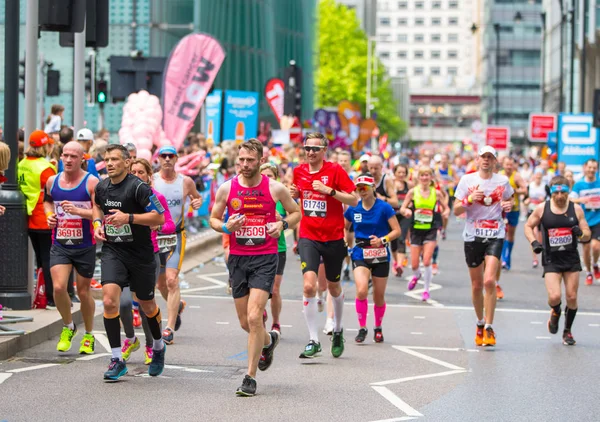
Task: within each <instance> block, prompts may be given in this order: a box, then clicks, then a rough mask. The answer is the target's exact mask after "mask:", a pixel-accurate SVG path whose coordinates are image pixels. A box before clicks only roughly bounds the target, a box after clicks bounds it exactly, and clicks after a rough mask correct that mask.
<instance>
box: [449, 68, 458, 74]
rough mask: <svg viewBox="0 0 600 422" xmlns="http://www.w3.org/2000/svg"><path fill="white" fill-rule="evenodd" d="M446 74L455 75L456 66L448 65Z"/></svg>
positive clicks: (456, 71)
mask: <svg viewBox="0 0 600 422" xmlns="http://www.w3.org/2000/svg"><path fill="white" fill-rule="evenodd" d="M448 75H450V76H456V75H458V68H457V67H449V68H448Z"/></svg>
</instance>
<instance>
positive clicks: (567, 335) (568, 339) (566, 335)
mask: <svg viewBox="0 0 600 422" xmlns="http://www.w3.org/2000/svg"><path fill="white" fill-rule="evenodd" d="M576 343H577V342H576V341H575V339H574V338H573V334H571V330H565V331H563V344H564V345H565V346H575V344H576Z"/></svg>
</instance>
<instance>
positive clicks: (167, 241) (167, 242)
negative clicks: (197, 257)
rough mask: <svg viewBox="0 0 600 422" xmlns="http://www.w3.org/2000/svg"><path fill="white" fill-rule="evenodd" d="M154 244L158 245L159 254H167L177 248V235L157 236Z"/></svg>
mask: <svg viewBox="0 0 600 422" xmlns="http://www.w3.org/2000/svg"><path fill="white" fill-rule="evenodd" d="M156 243H157V244H158V249H159V252H161V253H164V252H169V251H171V250H172V249H175V247H176V246H177V235H176V234H170V235H164V236H157V237H156Z"/></svg>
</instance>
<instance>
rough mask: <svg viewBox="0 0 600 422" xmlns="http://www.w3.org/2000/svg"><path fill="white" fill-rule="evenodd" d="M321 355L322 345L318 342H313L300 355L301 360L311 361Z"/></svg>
mask: <svg viewBox="0 0 600 422" xmlns="http://www.w3.org/2000/svg"><path fill="white" fill-rule="evenodd" d="M319 353H321V343H317V342H316V341H314V340H311V341H309V342H308V344H307V345H306V347H305V348H304V351H303V352H302V353H300V356H299V357H300V359H310V358H314V357H315V356H317V355H318V354H319Z"/></svg>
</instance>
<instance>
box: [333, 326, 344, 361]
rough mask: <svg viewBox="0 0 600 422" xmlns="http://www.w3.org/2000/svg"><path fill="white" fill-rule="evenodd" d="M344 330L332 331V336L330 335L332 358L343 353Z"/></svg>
mask: <svg viewBox="0 0 600 422" xmlns="http://www.w3.org/2000/svg"><path fill="white" fill-rule="evenodd" d="M345 342H346V340H344V330H342V331H340V332H339V333H336V332H335V331H334V332H333V336H332V337H331V355H332V356H333V357H334V358H339V357H340V356H342V353H344V343H345Z"/></svg>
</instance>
